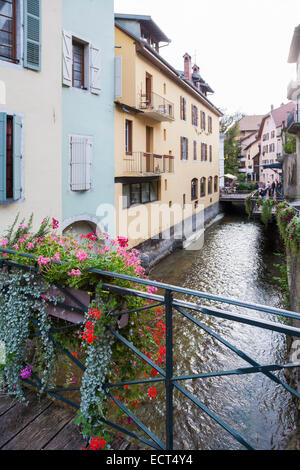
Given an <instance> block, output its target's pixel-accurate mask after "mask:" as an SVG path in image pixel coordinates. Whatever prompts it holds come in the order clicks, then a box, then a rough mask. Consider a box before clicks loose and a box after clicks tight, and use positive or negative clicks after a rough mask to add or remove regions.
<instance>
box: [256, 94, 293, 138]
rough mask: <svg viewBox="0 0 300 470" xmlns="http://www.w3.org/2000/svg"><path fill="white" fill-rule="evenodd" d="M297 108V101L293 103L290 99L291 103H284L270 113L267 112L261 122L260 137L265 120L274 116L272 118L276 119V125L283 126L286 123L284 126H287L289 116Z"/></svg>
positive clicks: (259, 136)
mask: <svg viewBox="0 0 300 470" xmlns="http://www.w3.org/2000/svg"><path fill="white" fill-rule="evenodd" d="M295 109H296V105H295V103H293V101H290V102H289V103H287V104H283V105H282V106H280V107H279V108H276V109H273V110H272V111H270V112H269V113H268V114H266V115H265V116H264V118H263V120H262V122H261V125H260V129H259V133H258V138H261V135H262V132H263V128H264V124H265V121H266V120H267V119H268V118H269V117H271V116H272V118H273V119H274V122H275V125H276V127H280V126H282V124H284V127H286V121H287V117H288V115H289V113H291V112H293V111H295Z"/></svg>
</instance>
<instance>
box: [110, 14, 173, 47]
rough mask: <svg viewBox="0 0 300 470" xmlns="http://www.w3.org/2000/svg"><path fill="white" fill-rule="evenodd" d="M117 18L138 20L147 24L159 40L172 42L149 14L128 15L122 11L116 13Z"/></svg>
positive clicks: (144, 24) (150, 31)
mask: <svg viewBox="0 0 300 470" xmlns="http://www.w3.org/2000/svg"><path fill="white" fill-rule="evenodd" d="M115 20H116V21H117V20H125V21H137V22H138V23H140V24H142V25H143V26H145V27H146V28H147V29H148V31H149V33H151V34H153V36H154V37H155V38H156V39H157V40H158V41H159V42H167V43H170V42H171V39H169V38H168V37H167V36H166V35H165V33H164V32H163V31H162V30H161V29H160V28H159V26H157V24H156V23H155V22H154V21H153V20H152V18H151V16H148V15H126V14H122V13H116V14H115Z"/></svg>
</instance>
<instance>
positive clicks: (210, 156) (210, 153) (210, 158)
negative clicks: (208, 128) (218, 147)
mask: <svg viewBox="0 0 300 470" xmlns="http://www.w3.org/2000/svg"><path fill="white" fill-rule="evenodd" d="M209 161H210V162H212V145H210V146H209Z"/></svg>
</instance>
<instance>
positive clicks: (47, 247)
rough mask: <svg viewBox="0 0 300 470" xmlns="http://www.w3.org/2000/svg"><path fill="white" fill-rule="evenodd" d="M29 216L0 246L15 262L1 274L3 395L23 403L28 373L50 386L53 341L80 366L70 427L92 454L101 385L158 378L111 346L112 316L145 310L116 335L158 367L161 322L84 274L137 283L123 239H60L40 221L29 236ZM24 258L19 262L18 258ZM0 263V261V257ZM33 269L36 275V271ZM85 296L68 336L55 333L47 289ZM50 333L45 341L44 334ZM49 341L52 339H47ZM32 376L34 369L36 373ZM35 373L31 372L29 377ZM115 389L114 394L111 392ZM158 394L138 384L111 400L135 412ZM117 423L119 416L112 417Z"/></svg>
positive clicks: (97, 443) (103, 408) (100, 438)
mask: <svg viewBox="0 0 300 470" xmlns="http://www.w3.org/2000/svg"><path fill="white" fill-rule="evenodd" d="M31 227H32V217H31V218H30V220H29V221H28V223H26V222H25V221H24V220H22V221H21V223H20V224H18V217H17V218H16V220H15V221H14V224H13V226H12V227H11V228H9V229H8V231H7V232H6V235H5V236H4V237H3V238H2V239H0V249H1V251H2V258H3V259H4V260H9V261H10V264H11V262H13V263H16V267H13V268H12V269H11V270H10V271H9V270H8V269H7V268H4V270H2V271H0V274H1V278H0V281H1V282H0V299H1V300H0V327H1V332H0V340H2V341H4V342H5V346H6V351H7V361H6V364H5V367H4V368H3V374H2V376H3V377H4V379H5V383H6V384H7V386H8V390H9V393H12V394H14V395H15V396H17V397H18V398H20V399H24V395H23V391H22V380H24V379H28V378H30V377H31V375H32V374H33V373H35V372H39V373H40V374H41V380H42V388H41V389H42V391H43V390H44V389H45V387H46V386H48V385H50V384H51V385H52V382H53V380H54V377H55V373H56V369H57V366H58V365H59V366H60V365H61V362H59V360H58V355H57V354H56V353H55V350H54V344H53V341H52V339H53V340H54V341H57V342H59V343H60V344H61V345H62V346H63V347H64V348H68V347H71V348H72V349H73V353H72V354H73V356H74V357H75V358H78V359H79V360H80V361H81V363H82V364H83V366H84V369H85V370H84V373H83V377H82V383H81V388H80V409H79V412H78V417H77V423H78V424H79V425H80V426H81V429H82V433H83V435H84V436H85V437H86V438H88V439H90V447H91V448H93V449H100V448H104V447H105V445H108V446H109V444H108V442H109V439H110V435H109V434H108V433H107V431H106V429H105V427H104V425H103V421H102V420H103V419H105V417H106V415H107V413H109V412H110V409H111V400H110V399H108V398H107V396H108V395H107V393H106V389H105V384H106V382H108V381H112V382H117V383H118V382H124V381H129V380H134V379H136V378H137V377H143V378H144V376H145V375H146V376H147V377H150V376H155V375H157V371H156V370H155V369H152V368H151V367H149V365H145V362H144V361H142V360H140V359H136V356H135V355H134V353H133V352H132V351H130V350H129V349H126V348H125V346H124V345H122V344H120V343H119V342H116V341H115V339H114V338H115V337H114V336H113V335H112V334H111V328H113V329H116V328H118V320H117V318H118V313H119V312H122V311H124V310H130V311H131V310H133V311H134V310H136V309H138V308H144V307H146V310H144V311H143V313H142V314H138V313H132V314H131V317H130V322H129V324H128V325H127V327H125V328H124V329H123V330H122V335H123V336H124V337H125V338H127V340H128V341H130V342H132V343H134V344H135V346H136V347H137V348H138V349H140V350H141V351H142V352H143V353H144V354H145V355H147V356H148V357H151V359H152V361H153V362H155V363H156V364H158V365H161V364H162V363H163V362H164V360H165V347H164V335H165V325H164V323H163V322H162V320H161V315H162V310H161V308H159V307H158V308H153V307H152V303H151V301H148V300H145V299H144V298H142V297H137V296H127V297H126V298H124V296H121V295H120V294H119V293H112V292H108V291H107V290H105V289H103V286H102V283H103V280H102V279H101V277H100V276H99V275H98V274H96V273H95V272H91V269H97V270H102V271H106V272H116V273H121V274H127V275H129V276H131V277H133V278H134V277H144V278H145V270H144V269H143V267H142V266H141V261H140V258H139V253H138V251H137V250H130V251H129V250H128V249H127V248H128V240H127V239H125V238H122V237H119V238H118V240H110V239H109V236H108V235H107V234H104V239H105V241H104V244H103V240H101V241H99V238H98V236H97V234H93V233H90V234H88V235H81V236H80V237H74V236H71V235H67V236H64V235H59V234H58V233H57V230H58V228H59V222H58V221H57V220H55V219H53V218H52V219H51V218H45V219H44V220H43V221H42V223H41V225H40V227H39V228H38V230H37V231H36V232H35V233H33V232H32V231H31ZM23 255H25V257H24V256H23ZM0 261H1V258H0ZM17 264H19V265H23V266H26V267H27V268H29V269H30V268H34V269H35V271H34V272H28V271H21V270H17ZM36 270H37V272H36ZM105 282H108V283H110V284H116V285H118V286H121V287H127V288H135V289H137V290H140V291H142V292H149V293H152V292H156V290H157V289H155V288H153V287H149V286H143V285H136V284H135V283H132V282H129V281H126V280H116V279H115V278H107V277H106V278H105ZM52 285H55V286H57V285H58V286H62V287H73V288H76V289H84V290H86V291H88V292H89V293H90V295H91V296H92V301H91V304H90V306H89V309H88V312H87V313H86V315H85V317H83V321H82V324H81V325H78V326H77V327H76V328H75V329H74V330H73V331H72V333H70V329H68V328H64V329H61V328H60V327H61V326H62V324H63V325H65V322H63V320H60V319H58V318H54V317H49V310H48V308H47V307H49V304H54V305H55V303H56V302H58V300H59V299H57V298H56V299H53V298H52V297H51V295H49V288H50V286H52ZM34 325H35V326H36V327H37V329H38V330H40V335H39V336H38V338H37V339H36V340H35V351H34V360H32V362H31V363H30V362H29V356H28V354H27V349H26V348H27V345H28V340H29V339H30V337H31V336H32V334H33V333H35V332H36V330H35V328H34ZM54 327H55V328H56V329H55V333H53V334H52V336H51V337H49V332H50V330H51V331H52V330H53V328H54ZM51 338H52V339H51ZM36 369H37V370H36ZM33 371H34V372H33ZM114 390H115V389H114ZM156 395H157V389H156V388H155V387H149V388H148V390H147V389H145V387H144V386H143V385H132V386H130V387H129V386H128V387H122V388H121V390H118V392H117V395H114V397H115V398H114V399H118V400H119V401H121V402H122V403H124V404H126V405H128V406H131V407H136V406H138V405H139V403H142V402H143V401H144V400H146V399H150V400H152V399H153V398H155V397H156ZM118 418H119V419H120V422H122V421H123V420H124V413H123V412H119V414H118Z"/></svg>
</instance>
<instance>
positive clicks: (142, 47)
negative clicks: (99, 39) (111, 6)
mask: <svg viewBox="0 0 300 470" xmlns="http://www.w3.org/2000/svg"><path fill="white" fill-rule="evenodd" d="M128 16H130V15H128ZM116 27H118V28H119V29H120V30H121V31H123V32H124V33H125V34H128V35H129V36H131V37H132V38H133V39H135V41H136V47H137V52H139V53H140V54H142V55H144V56H145V57H147V58H148V59H150V60H151V61H153V63H154V60H156V62H155V64H156V65H159V67H160V68H161V69H162V70H163V71H168V72H171V74H172V78H173V79H174V80H176V81H177V82H178V83H179V84H180V85H181V86H182V87H185V88H186V87H187V86H188V89H189V91H190V92H194V94H196V95H198V98H199V99H200V100H201V101H202V102H204V103H205V104H206V105H207V106H208V107H209V108H210V109H211V110H212V111H213V112H214V113H215V114H217V115H218V116H219V117H221V116H223V113H222V112H221V111H220V110H219V109H218V108H217V107H216V106H215V105H214V104H213V103H212V102H211V101H210V100H209V99H208V98H207V97H206V96H205V95H204V94H203V93H202V92H201V91H200V90H198V88H196V87H195V86H194V84H193V83H191V82H190V81H189V80H186V79H184V78H182V77H181V75H180V73H179V72H178V71H177V70H175V69H174V68H173V67H172V65H170V64H169V63H168V62H167V61H166V60H165V59H164V58H163V57H162V56H161V55H160V54H159V53H158V52H156V51H155V49H153V47H151V46H150V45H149V44H148V43H147V42H145V41H143V40H142V39H141V38H139V37H137V36H136V35H135V34H134V33H133V32H132V31H129V30H128V29H127V28H126V27H125V26H124V24H122V25H121V24H120V23H119V22H118V21H116ZM157 61H159V62H157Z"/></svg>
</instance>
